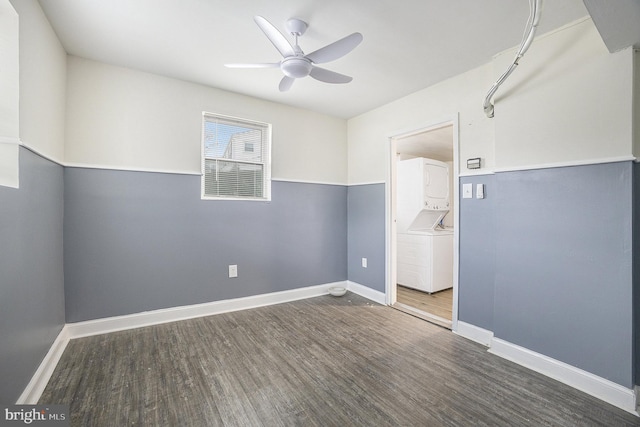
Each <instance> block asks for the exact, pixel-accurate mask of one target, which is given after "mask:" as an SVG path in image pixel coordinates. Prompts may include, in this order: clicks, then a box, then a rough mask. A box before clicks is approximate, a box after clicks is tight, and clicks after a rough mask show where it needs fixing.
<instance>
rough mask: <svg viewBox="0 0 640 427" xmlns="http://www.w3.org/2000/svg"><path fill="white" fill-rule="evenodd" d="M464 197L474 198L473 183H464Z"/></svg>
mask: <svg viewBox="0 0 640 427" xmlns="http://www.w3.org/2000/svg"><path fill="white" fill-rule="evenodd" d="M462 198H463V199H471V198H473V184H462Z"/></svg>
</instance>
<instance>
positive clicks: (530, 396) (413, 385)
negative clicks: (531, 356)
mask: <svg viewBox="0 0 640 427" xmlns="http://www.w3.org/2000/svg"><path fill="white" fill-rule="evenodd" d="M40 403H47V404H56V403H57V404H68V405H70V413H71V424H72V425H73V426H124V425H135V426H293V425H299V426H551V425H552V426H605V425H606V426H633V425H635V426H637V425H640V422H639V421H640V419H639V418H637V417H635V416H633V415H632V414H629V413H626V412H624V411H622V410H620V409H617V408H615V407H613V406H611V405H609V404H606V403H604V402H602V401H600V400H598V399H595V398H593V397H591V396H588V395H586V394H584V393H582V392H580V391H577V390H575V389H573V388H571V387H568V386H565V385H563V384H560V383H558V382H556V381H554V380H552V379H550V378H547V377H545V376H543V375H540V374H537V373H535V372H532V371H529V370H527V369H525V368H523V367H521V366H519V365H516V364H514V363H511V362H509V361H506V360H504V359H501V358H499V357H497V356H494V355H491V354H489V353H488V352H487V351H486V348H485V347H483V346H481V345H478V344H476V343H473V342H471V341H469V340H466V339H464V338H462V337H459V336H457V335H455V334H453V333H451V332H450V331H447V330H445V329H443V328H440V327H438V326H434V325H432V324H430V323H427V322H424V321H421V320H419V319H416V318H415V317H412V316H409V315H407V314H404V313H402V312H400V311H397V310H394V309H391V308H390V307H385V306H380V305H377V304H373V303H371V302H369V301H368V300H365V299H364V298H362V297H360V296H357V295H354V294H352V293H347V294H346V295H345V296H343V297H340V298H336V297H331V296H322V297H317V298H311V299H307V300H301V301H295V302H291V303H286V304H279V305H274V306H269V307H262V308H256V309H252V310H246V311H239V312H233V313H226V314H220V315H216V316H210V317H204V318H197V319H191V320H185V321H181V322H174V323H168V324H163V325H157V326H150V327H146V328H140V329H134V330H129V331H121V332H115V333H111V334H106V335H99V336H93V337H87V338H80V339H74V340H71V342H69V345H68V346H67V348H66V350H65V352H64V354H63V356H62V358H61V360H60V362H59V364H58V366H57V367H56V369H55V372H54V373H53V375H52V377H51V380H50V381H49V384H48V385H47V387H46V389H45V391H44V393H43V395H42V397H41V399H40Z"/></svg>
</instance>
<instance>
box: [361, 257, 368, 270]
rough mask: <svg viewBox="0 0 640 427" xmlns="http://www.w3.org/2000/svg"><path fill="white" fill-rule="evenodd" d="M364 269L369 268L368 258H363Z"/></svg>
mask: <svg viewBox="0 0 640 427" xmlns="http://www.w3.org/2000/svg"><path fill="white" fill-rule="evenodd" d="M362 267H363V268H367V259H366V258H362Z"/></svg>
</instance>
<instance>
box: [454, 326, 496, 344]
mask: <svg viewBox="0 0 640 427" xmlns="http://www.w3.org/2000/svg"><path fill="white" fill-rule="evenodd" d="M453 332H454V333H456V334H458V335H460V336H461V337H464V338H467V339H469V340H471V341H475V342H477V343H479V344H482V345H484V346H487V347H489V346H491V340H493V332H492V331H489V330H487V329H483V328H480V327H478V326H475V325H472V324H470V323H466V322H462V321H460V320H458V324H457V326H456V329H455V330H454V331H453Z"/></svg>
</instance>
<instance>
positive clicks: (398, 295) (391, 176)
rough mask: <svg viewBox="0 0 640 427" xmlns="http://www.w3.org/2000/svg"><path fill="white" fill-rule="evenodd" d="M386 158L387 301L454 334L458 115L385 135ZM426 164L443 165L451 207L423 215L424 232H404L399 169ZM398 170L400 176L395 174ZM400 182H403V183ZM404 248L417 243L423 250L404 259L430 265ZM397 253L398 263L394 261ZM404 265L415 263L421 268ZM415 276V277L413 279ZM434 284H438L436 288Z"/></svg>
mask: <svg viewBox="0 0 640 427" xmlns="http://www.w3.org/2000/svg"><path fill="white" fill-rule="evenodd" d="M411 159H414V160H411ZM420 159H422V160H420ZM388 160H389V168H388V174H387V266H388V268H387V272H388V274H387V289H386V294H387V295H386V296H387V303H388V304H389V305H391V306H392V307H394V308H396V309H398V310H401V311H403V312H406V313H408V314H411V315H413V316H416V317H420V318H422V319H424V320H427V321H429V322H432V323H435V324H437V325H439V326H443V327H445V328H448V329H453V330H455V329H456V325H457V282H458V274H457V271H458V206H457V200H458V188H457V187H458V163H459V162H458V122H457V117H456V118H454V119H452V120H448V121H444V122H439V123H436V124H432V125H428V126H424V127H422V128H418V129H415V130H411V131H406V132H398V133H396V134H394V135H392V136H390V138H389V159H388ZM407 160H411V161H407ZM400 162H404V163H400ZM425 162H426V163H432V164H437V165H445V164H446V166H447V167H448V179H449V182H448V191H449V194H448V202H449V203H450V204H449V206H448V207H447V209H443V210H441V211H439V212H437V215H435V216H434V215H432V214H434V213H433V212H426V213H425V212H423V214H425V215H427V217H428V218H429V219H428V220H427V223H426V224H428V225H425V223H423V224H422V228H423V229H422V230H420V231H417V232H414V231H407V230H414V228H408V227H407V224H405V222H406V219H405V216H406V215H405V210H404V207H402V205H403V204H404V203H405V202H406V201H405V198H406V195H405V193H406V191H405V190H404V188H405V186H406V178H404V176H405V172H404V171H405V170H406V167H407V166H408V165H409V164H410V163H425ZM399 168H400V174H401V175H400V177H399V176H398V169H399ZM421 173H422V172H421ZM420 176H422V175H420ZM403 179H404V180H405V181H402V180H403ZM399 180H400V181H401V183H402V188H401V189H400V190H401V191H400V203H401V208H400V210H401V214H400V218H399V217H398V193H399V192H398V185H399V184H398V181H399ZM423 222H424V221H423ZM432 223H433V224H432ZM432 236H436V237H432ZM447 236H448V237H447ZM416 242H419V243H416ZM407 245H422V246H419V247H420V248H422V247H423V246H424V248H423V249H419V250H418V249H416V250H415V251H413V252H414V253H413V254H410V255H409V256H414V255H415V254H416V253H421V255H420V257H424V258H429V261H428V262H427V261H425V263H424V265H422V261H420V262H413V261H409V260H408V259H407V250H408V249H407ZM412 247H418V246H412ZM427 248H428V249H427ZM399 250H400V259H399V258H398V251H399ZM425 254H426V255H425ZM408 264H420V266H416V265H408ZM434 267H435V268H434ZM418 268H419V269H420V270H418ZM417 276H420V278H415V277H417ZM411 277H414V278H411ZM425 277H426V278H425ZM436 282H438V283H437V285H436ZM425 283H426V286H425Z"/></svg>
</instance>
